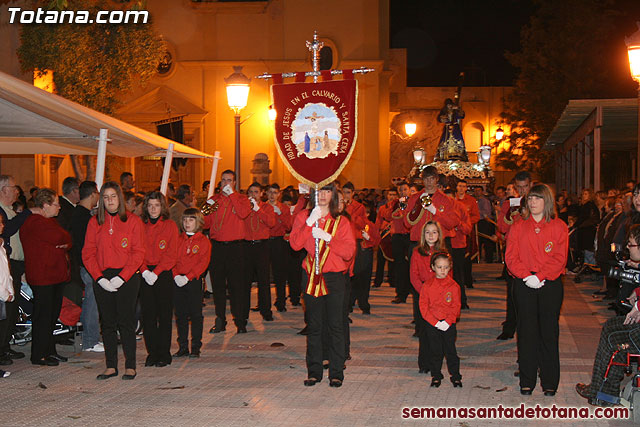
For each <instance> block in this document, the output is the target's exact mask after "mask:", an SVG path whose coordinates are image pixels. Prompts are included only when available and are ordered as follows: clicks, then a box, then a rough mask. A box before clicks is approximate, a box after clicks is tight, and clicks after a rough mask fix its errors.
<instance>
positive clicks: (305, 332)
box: [298, 326, 309, 335]
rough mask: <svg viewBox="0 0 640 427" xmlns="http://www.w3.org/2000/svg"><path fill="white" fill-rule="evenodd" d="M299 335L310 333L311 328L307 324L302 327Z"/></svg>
mask: <svg viewBox="0 0 640 427" xmlns="http://www.w3.org/2000/svg"><path fill="white" fill-rule="evenodd" d="M298 335H309V329H308V328H307V327H306V326H305V327H304V328H302V329H300V332H298Z"/></svg>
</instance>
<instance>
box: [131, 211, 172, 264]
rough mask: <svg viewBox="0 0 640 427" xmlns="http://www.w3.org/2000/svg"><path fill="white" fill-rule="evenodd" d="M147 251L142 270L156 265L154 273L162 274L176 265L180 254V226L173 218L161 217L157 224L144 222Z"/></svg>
mask: <svg viewBox="0 0 640 427" xmlns="http://www.w3.org/2000/svg"><path fill="white" fill-rule="evenodd" d="M144 242H145V249H146V250H145V253H144V261H143V262H142V266H141V267H140V272H144V271H146V270H149V266H150V265H155V268H154V269H153V271H154V273H156V274H158V275H159V274H160V273H162V272H163V271H168V270H171V269H172V268H173V266H174V265H176V256H177V254H178V226H177V225H176V223H175V222H173V221H172V220H170V219H168V220H163V219H161V218H159V219H158V221H157V222H156V223H155V224H152V223H151V221H149V222H148V223H146V224H144Z"/></svg>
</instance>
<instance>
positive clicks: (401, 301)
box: [391, 297, 407, 304]
mask: <svg viewBox="0 0 640 427" xmlns="http://www.w3.org/2000/svg"><path fill="white" fill-rule="evenodd" d="M405 302H407V301H406V300H403V299H402V298H400V297H396V298H394V299H392V300H391V304H404V303H405Z"/></svg>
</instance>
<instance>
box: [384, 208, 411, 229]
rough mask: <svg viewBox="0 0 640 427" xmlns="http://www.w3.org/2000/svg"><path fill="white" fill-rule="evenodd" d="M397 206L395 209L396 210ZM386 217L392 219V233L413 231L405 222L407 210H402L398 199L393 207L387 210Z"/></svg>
mask: <svg viewBox="0 0 640 427" xmlns="http://www.w3.org/2000/svg"><path fill="white" fill-rule="evenodd" d="M394 208H395V210H394ZM385 215H388V216H385V219H387V218H388V220H389V221H391V224H392V225H391V234H407V233H409V232H410V231H411V229H410V228H409V227H407V225H406V224H405V217H406V216H407V210H406V209H405V210H402V209H400V207H399V203H398V202H397V201H396V202H395V203H394V205H393V207H390V208H389V210H388V211H385Z"/></svg>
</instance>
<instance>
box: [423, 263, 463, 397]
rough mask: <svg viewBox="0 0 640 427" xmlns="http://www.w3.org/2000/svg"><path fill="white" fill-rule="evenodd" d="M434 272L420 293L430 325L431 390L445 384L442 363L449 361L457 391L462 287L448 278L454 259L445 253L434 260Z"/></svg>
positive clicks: (459, 377)
mask: <svg viewBox="0 0 640 427" xmlns="http://www.w3.org/2000/svg"><path fill="white" fill-rule="evenodd" d="M431 269H432V270H433V271H434V272H435V277H434V278H433V279H431V281H430V282H429V284H426V283H425V285H424V286H422V290H421V291H420V313H422V317H423V318H424V320H425V321H426V322H427V327H426V334H427V338H428V340H429V370H430V371H431V387H440V383H441V382H442V378H443V376H442V372H441V371H440V370H441V369H442V359H443V357H444V356H446V357H447V368H448V369H449V374H450V375H451V382H452V383H453V386H454V387H462V381H461V379H462V377H461V376H460V358H458V354H457V353H456V324H455V322H456V319H457V318H458V316H459V315H460V287H459V286H458V284H457V283H456V282H455V281H454V280H453V279H452V278H451V277H449V271H450V270H451V258H450V257H449V254H448V253H446V252H438V253H435V254H433V255H432V256H431Z"/></svg>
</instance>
